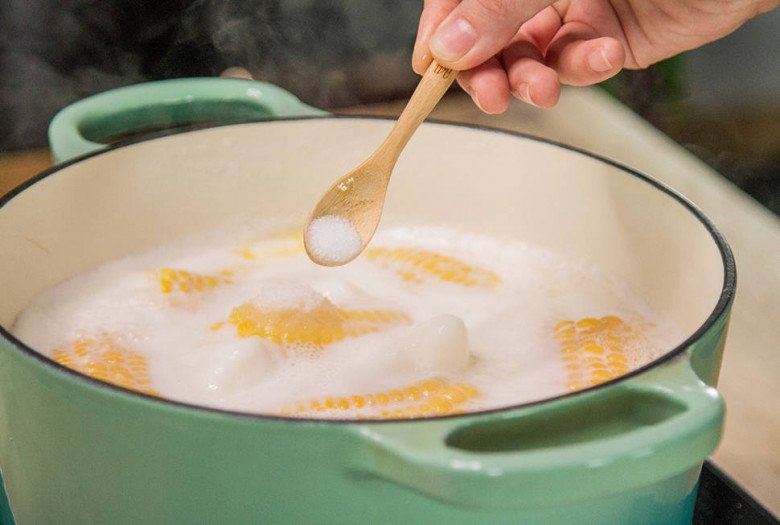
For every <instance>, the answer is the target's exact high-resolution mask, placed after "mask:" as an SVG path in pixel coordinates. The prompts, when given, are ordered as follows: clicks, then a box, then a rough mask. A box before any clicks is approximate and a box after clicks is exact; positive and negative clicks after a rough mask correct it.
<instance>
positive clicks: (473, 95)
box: [471, 93, 487, 113]
mask: <svg viewBox="0 0 780 525" xmlns="http://www.w3.org/2000/svg"><path fill="white" fill-rule="evenodd" d="M471 99H472V100H473V101H474V104H476V105H477V107H478V108H479V110H480V111H481V112H482V113H487V111H485V108H483V107H482V104H480V103H479V96H477V94H476V93H474V94H472V95H471Z"/></svg>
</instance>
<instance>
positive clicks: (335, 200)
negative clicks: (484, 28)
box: [303, 60, 458, 266]
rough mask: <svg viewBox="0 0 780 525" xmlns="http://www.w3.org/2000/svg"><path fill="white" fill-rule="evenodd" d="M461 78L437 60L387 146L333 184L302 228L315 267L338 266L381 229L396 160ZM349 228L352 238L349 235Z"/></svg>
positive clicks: (349, 259)
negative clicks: (351, 230) (456, 80)
mask: <svg viewBox="0 0 780 525" xmlns="http://www.w3.org/2000/svg"><path fill="white" fill-rule="evenodd" d="M457 74H458V72H457V71H454V70H452V69H448V68H446V67H444V66H442V65H440V64H438V63H437V62H436V61H435V60H434V61H433V62H432V63H431V65H430V66H429V67H428V69H427V70H426V72H425V74H424V75H423V77H422V79H421V80H420V83H419V84H418V85H417V88H416V89H415V90H414V93H412V96H411V98H410V99H409V102H408V104H407V105H406V107H405V108H404V110H403V112H402V113H401V116H400V117H398V121H397V122H396V123H395V126H393V129H392V130H391V131H390V134H389V135H388V136H387V138H386V139H385V141H384V142H382V144H381V145H380V146H379V147H378V148H377V149H376V151H374V153H373V154H371V156H370V157H368V159H366V160H365V161H364V162H363V163H362V164H360V165H359V166H358V167H357V168H355V169H353V170H352V171H350V172H349V173H347V174H346V175H344V176H343V177H341V178H340V179H338V180H337V181H336V182H334V183H333V185H332V186H331V187H330V188H329V189H328V190H327V191H326V192H325V193H324V195H323V196H322V198H320V200H319V202H318V203H317V205H316V206H315V207H314V210H313V211H312V213H311V215H309V218H308V219H307V221H306V225H305V227H304V236H303V239H304V245H305V247H306V253H307V254H308V255H309V258H311V260H312V261H314V262H315V263H317V264H321V265H324V266H340V265H342V264H345V263H348V262H349V261H351V260H352V259H354V258H355V257H357V256H358V255H359V254H360V253H361V252H362V251H363V249H364V248H365V247H366V245H367V244H368V242H369V241H370V240H371V237H373V235H374V232H375V231H376V228H377V226H378V225H379V219H380V217H381V216H382V208H383V207H384V202H385V193H386V191H387V184H388V182H389V181H390V175H392V173H393V168H394V167H395V164H396V161H397V160H398V157H399V156H400V155H401V152H402V151H403V149H404V146H406V144H407V143H408V142H409V139H410V138H411V137H412V134H413V133H414V132H415V130H417V128H418V127H419V126H420V124H421V123H422V122H423V120H425V118H426V117H427V116H428V114H429V113H430V112H431V110H433V108H434V107H435V106H436V104H437V103H438V102H439V100H441V97H442V96H443V95H444V93H445V92H446V91H447V89H448V88H449V87H450V85H451V84H452V82H453V80H455V77H456V76H457ZM317 219H324V220H321V221H318V222H319V225H321V226H322V225H325V226H324V233H321V232H323V227H317V228H314V229H312V228H311V225H312V223H313V222H314V221H316V220H317ZM346 221H348V223H347V222H346ZM349 224H351V227H352V228H354V230H355V231H354V232H350V231H349ZM332 225H336V227H335V228H334V227H331V226H332ZM345 225H346V229H345ZM344 233H346V238H344V239H343V241H344V242H343V243H342V242H341V240H342V239H341V238H339V239H338V241H339V243H338V244H341V247H336V248H333V249H331V248H330V246H331V245H332V244H333V243H331V241H332V240H333V239H334V236H335V237H338V236H339V235H341V236H342V237H343V235H342V234H344ZM350 233H351V234H352V235H350ZM355 234H356V235H355ZM318 236H319V238H317V237H318ZM358 237H359V241H358Z"/></svg>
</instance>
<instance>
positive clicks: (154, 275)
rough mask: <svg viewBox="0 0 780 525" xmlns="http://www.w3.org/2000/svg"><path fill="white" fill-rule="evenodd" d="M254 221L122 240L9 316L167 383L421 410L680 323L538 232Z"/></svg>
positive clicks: (136, 382)
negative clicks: (331, 231) (351, 240)
mask: <svg viewBox="0 0 780 525" xmlns="http://www.w3.org/2000/svg"><path fill="white" fill-rule="evenodd" d="M278 232H279V229H278V228H275V227H271V226H269V225H254V226H251V227H244V228H240V229H236V228H233V229H231V233H226V232H225V231H221V232H212V233H210V234H207V235H202V236H199V237H197V238H191V239H187V240H183V241H181V242H179V243H178V244H176V245H172V246H166V247H162V248H159V249H156V250H154V251H151V252H148V253H144V254H138V255H133V256H130V257H127V258H125V259H123V260H119V261H115V262H112V263H109V264H106V265H104V266H102V267H100V268H98V269H96V270H94V271H92V272H90V273H87V274H83V275H80V276H77V277H75V278H74V279H72V280H70V281H68V282H65V283H63V284H61V285H59V286H57V287H55V288H53V289H50V290H48V291H46V292H44V293H42V294H41V295H40V296H38V297H37V298H35V299H34V300H33V301H32V303H31V304H30V305H29V307H28V308H27V309H26V310H25V311H24V312H22V313H21V314H20V316H19V318H18V319H17V322H16V324H15V326H14V330H13V332H14V334H15V335H16V336H18V337H19V338H20V339H21V340H23V341H24V342H25V343H27V344H28V345H29V346H31V347H32V348H35V349H37V350H38V351H40V352H42V353H44V354H46V355H48V356H50V357H52V358H53V359H55V360H56V361H58V362H59V363H61V364H63V365H65V366H68V367H70V368H74V369H76V370H79V371H81V372H83V373H86V374H89V375H92V376H94V377H96V378H98V379H101V380H104V381H109V382H112V383H116V384H119V385H121V386H124V387H126V388H130V389H133V390H138V391H142V392H145V393H148V394H151V395H157V396H162V397H166V398H170V399H174V400H179V401H184V402H189V403H195V404H200V405H206V406H211V407H220V408H226V409H232V410H240V411H249V412H256V413H263V414H282V415H290V416H300V417H338V418H355V417H357V418H363V417H365V418H376V417H419V416H427V415H438V414H449V413H458V412H463V411H473V410H481V409H489V408H497V407H503V406H508V405H514V404H519V403H523V402H528V401H532V400H539V399H543V398H546V397H550V396H554V395H559V394H562V393H565V392H567V391H569V390H576V389H579V388H584V387H588V386H590V385H593V384H597V383H599V382H603V381H607V380H609V379H611V378H613V377H616V376H619V375H621V374H624V373H625V372H627V371H628V370H630V369H632V368H635V367H637V366H640V365H642V364H644V363H647V362H648V361H650V360H652V359H654V358H655V357H658V356H659V355H661V354H662V353H664V352H665V351H667V350H668V349H670V348H671V346H672V344H673V343H674V342H676V341H679V340H680V339H681V337H680V336H681V334H680V333H679V331H677V330H675V329H674V328H673V327H672V326H670V325H669V324H668V323H666V322H664V321H663V320H662V319H661V318H660V317H659V316H658V315H657V314H656V313H654V312H652V311H650V310H649V309H648V308H647V307H646V306H644V305H643V303H642V301H641V299H640V298H638V297H637V296H636V295H635V294H633V293H632V292H631V290H629V289H628V287H626V286H625V285H623V284H621V283H618V282H616V281H615V280H614V279H612V278H610V277H608V276H606V275H604V274H602V273H600V272H599V271H598V270H597V269H595V268H591V267H587V266H585V265H584V264H580V263H577V262H575V261H570V260H565V259H563V258H562V257H560V256H558V255H556V254H553V253H550V252H548V251H545V250H543V249H541V248H538V247H534V246H529V245H524V244H519V243H515V244H512V243H507V242H502V241H499V240H497V239H492V238H487V237H483V236H476V235H470V234H464V233H459V232H456V231H452V230H447V229H442V228H433V227H393V228H386V229H384V230H383V231H381V232H380V233H378V234H377V235H376V237H375V238H374V240H373V241H372V243H371V245H370V246H369V248H368V250H367V251H366V252H365V253H364V254H362V255H361V256H360V257H359V258H358V259H356V260H355V261H353V262H352V263H350V264H348V265H346V266H343V267H338V268H325V267H321V266H317V265H315V264H314V263H312V262H311V261H309V259H308V258H307V257H306V255H305V253H304V251H303V244H302V240H301V239H300V237H299V236H296V235H295V234H279V233H278Z"/></svg>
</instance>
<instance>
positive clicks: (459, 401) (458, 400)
mask: <svg viewBox="0 0 780 525" xmlns="http://www.w3.org/2000/svg"><path fill="white" fill-rule="evenodd" d="M477 397H479V391H478V390H477V389H476V388H474V387H473V386H472V385H470V384H468V383H457V384H452V383H450V382H448V381H445V380H443V379H431V380H425V381H421V382H419V383H415V384H413V385H408V386H405V387H402V388H394V389H391V390H388V391H386V392H374V393H370V394H361V395H352V396H349V397H338V398H333V397H324V398H322V399H314V400H310V401H305V402H300V401H299V402H295V403H294V404H293V406H294V408H289V407H283V408H282V410H281V411H280V413H281V414H284V415H293V416H296V415H297V416H305V415H307V414H313V413H317V412H323V411H325V410H329V411H331V412H350V411H351V416H352V417H355V418H357V419H366V418H371V417H379V418H414V417H421V416H426V415H445V414H454V413H460V412H462V411H463V410H464V407H465V405H467V403H468V402H469V401H471V400H473V399H475V398H477Z"/></svg>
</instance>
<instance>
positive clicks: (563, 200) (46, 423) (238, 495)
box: [0, 79, 735, 524]
mask: <svg viewBox="0 0 780 525" xmlns="http://www.w3.org/2000/svg"><path fill="white" fill-rule="evenodd" d="M278 117H294V118H288V119H283V120H265V121H259V120H258V121H254V122H249V123H241V124H230V125H216V126H211V127H206V128H204V129H195V130H192V129H189V130H185V131H181V130H180V132H177V133H171V132H167V133H162V134H158V136H156V137H154V138H152V139H145V140H140V141H139V140H136V141H130V142H126V143H124V144H123V145H119V146H115V147H110V148H105V147H104V146H103V145H100V144H96V143H94V142H92V141H93V140H95V139H96V138H98V137H106V136H108V135H119V134H122V133H124V132H127V131H128V130H131V129H134V128H138V127H139V126H163V125H169V124H171V123H173V122H180V121H186V120H204V119H205V120H223V121H224V120H228V121H234V120H238V119H240V118H243V119H247V118H249V119H255V120H257V119H262V118H266V119H267V118H278ZM391 124H392V121H389V120H384V119H372V118H333V117H329V116H325V115H323V114H322V112H320V111H318V110H314V109H313V108H309V107H307V106H305V105H303V104H301V103H300V102H298V101H297V100H296V99H295V98H294V97H292V96H291V95H289V94H288V93H286V92H283V91H281V90H279V89H278V88H275V87H274V86H269V85H267V84H261V83H255V82H251V81H242V80H224V79H222V80H221V79H201V80H193V79H188V80H177V81H167V82H160V83H152V84H147V85H139V86H133V87H130V88H123V89H120V90H117V91H114V92H108V93H105V94H102V95H98V96H96V97H92V98H90V99H86V100H84V101H82V102H79V103H77V104H75V105H73V106H71V107H70V108H67V109H66V110H64V111H63V113H61V114H60V115H59V116H58V117H56V118H55V120H54V121H53V123H52V128H51V133H50V138H51V145H52V148H53V151H54V153H55V155H56V158H57V159H58V160H60V161H63V162H62V163H61V164H59V165H58V166H55V167H54V168H52V169H51V170H48V171H46V172H45V173H42V174H41V175H40V176H39V177H37V178H36V179H34V180H33V181H31V182H29V183H26V184H24V185H23V186H22V187H20V188H17V189H16V190H15V191H12V192H11V193H10V194H8V195H6V196H5V197H3V198H2V200H1V201H0V251H1V253H2V257H1V258H0V297H1V299H0V324H1V325H2V327H1V328H0V331H1V332H2V340H1V341H0V471H1V472H2V477H3V479H4V483H5V489H6V491H7V499H6V500H5V501H4V502H3V508H4V514H3V517H4V519H5V520H7V521H9V522H10V520H11V519H12V517H11V514H10V512H9V510H8V505H9V502H10V509H11V510H12V512H13V516H14V517H15V519H16V520H17V523H21V524H40V523H61V524H62V523H79V524H83V523H112V524H118V523H274V522H282V523H311V522H334V523H347V522H362V523H385V522H387V523H407V522H410V523H416V522H425V523H447V524H453V523H477V522H478V523H492V522H497V523H498V522H507V523H510V522H511V523H522V522H528V523H545V524H550V523H601V524H608V523H632V524H637V523H667V524H668V523H685V522H689V521H690V519H691V515H692V511H693V503H694V499H695V494H696V486H697V480H698V475H699V471H700V468H701V464H702V462H703V460H704V459H705V458H706V456H707V455H708V454H710V453H711V452H712V451H713V450H714V448H715V446H716V444H717V443H718V440H719V437H720V432H721V427H722V421H723V403H722V401H721V398H720V397H719V395H718V393H717V392H716V391H715V389H714V388H713V385H714V384H715V382H716V380H717V376H718V371H719V367H720V362H721V353H722V350H723V344H724V339H725V333H726V326H727V322H728V316H729V310H730V307H731V303H732V299H733V295H734V285H735V269H734V261H733V259H732V256H731V253H730V251H729V248H728V246H727V245H726V243H725V241H724V240H723V238H722V237H721V236H720V234H719V233H718V232H717V231H716V230H715V228H714V227H713V225H712V224H711V223H710V222H709V221H708V220H707V219H706V218H705V217H704V216H702V214H701V213H700V212H699V211H698V210H696V209H695V208H694V207H693V206H692V205H691V204H690V203H688V202H686V201H685V200H684V199H683V198H681V197H680V196H679V195H677V194H675V193H674V192H672V191H671V190H669V189H667V188H664V187H663V186H662V185H660V184H658V183H657V182H655V181H653V180H651V179H649V178H647V177H645V176H643V175H641V174H639V173H636V172H634V171H632V170H631V169H628V168H626V167H623V166H620V165H617V164H615V163H614V162H610V161H608V160H605V159H601V158H598V157H596V156H594V155H590V154H587V153H585V152H582V151H578V150H576V149H574V148H569V147H566V146H562V145H558V144H553V143H550V142H547V141H543V140H539V139H535V138H532V137H525V136H520V135H515V134H509V133H503V132H497V131H492V130H487V129H477V128H474V127H467V126H457V125H447V124H441V123H426V124H423V126H422V127H421V128H420V130H419V131H418V133H417V134H416V135H415V137H414V138H413V140H412V141H411V143H410V144H409V146H408V147H407V149H406V151H405V152H404V154H403V155H402V157H401V159H400V162H399V164H398V166H397V170H396V173H395V175H394V177H393V181H392V184H391V187H390V195H389V198H388V201H387V208H386V212H385V217H384V219H383V220H384V224H391V223H397V222H402V221H407V220H408V221H413V222H418V221H419V222H424V223H434V224H446V225H448V226H450V227H453V228H456V229H459V230H463V231H466V232H475V233H481V234H486V235H493V236H498V237H502V238H510V239H517V240H521V241H525V242H530V243H535V244H539V245H542V246H545V247H548V248H550V249H552V250H554V251H556V252H558V253H561V254H563V255H565V256H567V257H570V258H572V259H575V260H583V259H584V260H588V261H592V262H595V263H596V264H598V265H600V266H601V267H602V268H604V269H606V270H607V271H609V272H611V273H613V274H615V275H618V276H620V277H621V278H623V279H625V280H627V281H629V282H630V283H631V284H632V285H633V286H634V287H635V288H636V290H638V291H639V292H640V293H641V294H643V295H644V296H645V297H646V299H647V301H648V302H649V303H651V305H652V306H654V307H655V308H656V309H657V310H659V311H662V312H664V314H665V315H668V316H670V317H671V318H672V319H674V320H675V321H676V322H677V323H678V324H679V325H680V326H681V327H682V328H683V329H684V330H685V333H687V334H688V337H687V338H686V339H685V340H684V341H680V342H679V345H678V346H676V347H675V348H673V349H671V350H670V351H669V352H668V353H667V354H666V355H664V356H663V357H661V358H659V359H658V360H656V361H655V362H653V363H650V364H649V365H647V366H644V367H642V368H641V369H639V370H636V371H634V372H632V373H630V374H628V375H626V376H624V377H622V378H619V379H616V380H613V381H610V382H608V383H604V384H602V385H599V386H597V387H594V388H590V389H588V390H585V391H581V392H577V393H574V394H569V395H564V396H561V397H557V398H554V399H546V400H544V401H541V402H536V403H530V404H525V405H521V406H515V407H511V408H507V409H504V410H494V411H489V412H482V413H476V414H470V415H463V416H457V417H446V418H441V419H428V420H416V421H386V422H365V421H361V422H343V421H336V422H334V421H317V420H290V419H285V418H280V417H263V416H257V415H252V414H242V413H234V412H229V411H223V410H213V409H206V408H201V407H197V406H190V405H187V404H184V403H178V402H172V401H167V400H164V399H157V398H153V397H149V396H146V395H142V394H138V393H133V392H130V391H127V390H123V389H122V388H119V387H115V386H112V385H109V384H106V383H102V382H100V381H97V380H94V379H91V378H88V377H86V376H83V375H80V374H78V373H75V372H73V371H70V370H68V369H66V368H63V367H62V366H59V365H57V364H55V363H54V362H53V361H51V360H49V359H47V358H46V357H43V356H41V355H40V354H37V353H35V352H34V351H32V350H31V349H30V348H28V347H26V346H25V344H24V343H23V342H22V341H19V340H17V339H16V338H14V336H12V335H11V334H10V329H11V327H12V326H13V322H14V318H15V317H16V315H17V314H18V313H19V311H20V310H22V309H23V308H24V307H25V305H27V303H28V302H29V301H30V299H31V298H32V297H33V296H34V295H35V294H37V293H39V292H40V291H42V290H44V289H46V288H47V287H50V286H52V285H54V284H56V283H58V282H61V281H62V280H64V279H67V278H69V277H71V276H73V275H76V274H78V273H79V272H83V271H85V270H88V269H90V268H93V267H95V266H96V265H98V264H100V263H103V262H105V261H109V260H111V259H115V258H119V257H123V256H125V255H127V254H130V253H132V252H136V251H139V250H145V249H147V248H149V247H151V246H154V245H158V244H161V243H166V242H169V241H172V240H174V239H176V238H179V237H182V236H184V235H187V234H190V233H194V232H198V231H201V230H204V229H208V228H211V227H214V226H217V225H220V224H223V223H225V222H227V221H229V220H233V219H236V218H244V217H246V218H253V217H273V218H283V219H287V220H289V221H290V224H301V223H302V221H303V219H304V218H305V216H306V214H307V213H308V211H309V209H310V208H311V206H312V204H313V203H314V202H315V200H316V199H317V198H318V197H319V195H320V193H321V192H322V191H323V190H324V188H326V187H327V186H328V185H329V183H330V182H331V180H332V179H334V178H335V176H336V175H338V174H342V173H344V172H346V171H347V170H348V169H349V168H352V167H353V166H355V165H357V164H358V162H359V161H361V160H362V159H364V158H365V157H366V156H367V155H368V154H369V153H370V152H371V151H372V150H373V148H374V147H376V145H377V144H379V143H380V142H381V140H382V139H383V138H384V136H385V134H386V133H387V131H388V130H389V128H390V127H391ZM93 149H98V150H102V151H98V152H91V153H87V152H90V151H91V150H93ZM74 156H75V158H72V157H74ZM518 322H522V320H521V319H518Z"/></svg>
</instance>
